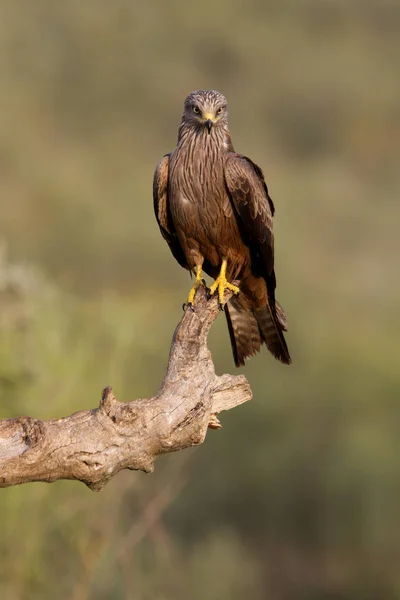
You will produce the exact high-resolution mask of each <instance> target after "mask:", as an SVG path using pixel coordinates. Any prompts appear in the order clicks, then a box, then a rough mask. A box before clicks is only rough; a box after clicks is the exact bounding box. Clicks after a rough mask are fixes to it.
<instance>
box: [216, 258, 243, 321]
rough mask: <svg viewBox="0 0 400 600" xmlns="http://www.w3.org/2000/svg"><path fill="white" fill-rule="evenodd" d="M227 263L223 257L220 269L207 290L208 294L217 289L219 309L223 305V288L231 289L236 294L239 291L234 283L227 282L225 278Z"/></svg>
mask: <svg viewBox="0 0 400 600" xmlns="http://www.w3.org/2000/svg"><path fill="white" fill-rule="evenodd" d="M227 264H228V263H227V260H226V259H224V260H223V261H222V265H221V270H220V272H219V275H218V277H217V279H216V280H215V281H214V283H213V284H212V286H211V287H210V290H209V294H210V296H212V295H213V294H215V292H216V291H217V290H218V300H219V305H220V307H221V309H222V308H223V306H224V294H225V290H231V292H233V293H234V294H238V293H239V292H240V290H239V288H238V287H237V286H236V285H233V284H232V283H229V281H227V279H226V266H227Z"/></svg>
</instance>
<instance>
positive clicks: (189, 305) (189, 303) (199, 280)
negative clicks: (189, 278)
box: [183, 267, 206, 310]
mask: <svg viewBox="0 0 400 600" xmlns="http://www.w3.org/2000/svg"><path fill="white" fill-rule="evenodd" d="M202 274H203V271H202V268H201V267H196V279H195V281H194V284H193V287H192V288H191V290H190V292H189V295H188V298H187V302H185V304H184V305H183V310H187V309H188V308H190V309H191V310H194V308H193V306H194V297H195V295H196V292H197V288H198V287H199V286H200V285H203V286H204V287H205V285H206V282H205V281H204V279H203V278H202Z"/></svg>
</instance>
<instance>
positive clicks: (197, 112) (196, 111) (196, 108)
mask: <svg viewBox="0 0 400 600" xmlns="http://www.w3.org/2000/svg"><path fill="white" fill-rule="evenodd" d="M193 112H194V113H196V115H198V114H199V113H200V109H199V107H198V106H193Z"/></svg>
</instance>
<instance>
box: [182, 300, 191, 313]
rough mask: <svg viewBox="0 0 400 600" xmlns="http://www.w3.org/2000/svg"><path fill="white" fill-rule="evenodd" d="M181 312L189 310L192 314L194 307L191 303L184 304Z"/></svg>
mask: <svg viewBox="0 0 400 600" xmlns="http://www.w3.org/2000/svg"><path fill="white" fill-rule="evenodd" d="M182 310H183V311H184V312H186V311H187V310H191V311H192V312H194V306H193V303H192V302H184V303H183V304H182Z"/></svg>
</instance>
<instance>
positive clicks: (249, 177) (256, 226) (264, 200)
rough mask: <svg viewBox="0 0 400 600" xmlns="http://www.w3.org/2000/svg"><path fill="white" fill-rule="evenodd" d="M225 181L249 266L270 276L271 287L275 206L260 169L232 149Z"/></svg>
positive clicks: (226, 168) (273, 286) (263, 274)
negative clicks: (248, 254) (247, 249)
mask: <svg viewBox="0 0 400 600" xmlns="http://www.w3.org/2000/svg"><path fill="white" fill-rule="evenodd" d="M225 182H226V186H227V188H228V192H229V195H230V198H231V200H232V203H233V206H234V208H235V211H236V214H237V216H238V219H239V223H240V225H241V232H242V235H243V237H244V238H245V242H246V245H248V247H249V248H250V251H251V253H252V267H253V268H255V269H256V270H257V271H259V272H256V273H255V274H256V275H258V276H262V277H264V278H265V279H266V280H267V279H271V278H272V280H273V281H270V283H271V285H272V288H273V289H274V288H275V276H274V233H273V226H272V217H273V215H274V211H275V209H274V205H273V203H272V200H271V198H270V196H269V194H268V188H267V185H266V183H265V180H264V175H263V172H262V170H261V169H260V167H258V166H257V165H256V164H254V163H253V162H252V161H251V160H250V159H249V158H247V157H245V156H242V155H241V154H236V153H233V152H232V153H230V154H229V156H228V158H227V160H226V163H225ZM267 283H268V281H267ZM271 291H272V293H273V290H271Z"/></svg>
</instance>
